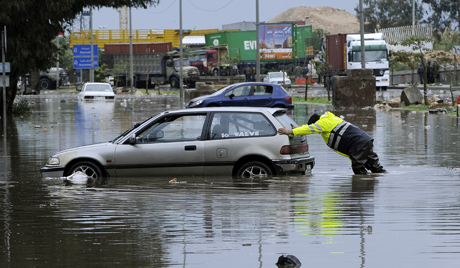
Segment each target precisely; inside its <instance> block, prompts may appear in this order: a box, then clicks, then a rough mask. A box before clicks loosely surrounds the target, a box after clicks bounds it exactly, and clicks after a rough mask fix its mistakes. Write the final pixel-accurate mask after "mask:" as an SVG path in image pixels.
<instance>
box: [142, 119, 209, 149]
mask: <svg viewBox="0 0 460 268" xmlns="http://www.w3.org/2000/svg"><path fill="white" fill-rule="evenodd" d="M205 119H206V115H204V114H203V115H184V116H178V117H168V118H165V119H164V120H163V121H161V122H158V123H156V124H154V125H152V126H150V127H149V128H147V129H146V130H145V131H143V132H142V133H140V134H138V135H137V137H136V140H137V142H138V143H158V142H173V141H191V140H199V139H201V133H202V131H203V125H204V121H205Z"/></svg>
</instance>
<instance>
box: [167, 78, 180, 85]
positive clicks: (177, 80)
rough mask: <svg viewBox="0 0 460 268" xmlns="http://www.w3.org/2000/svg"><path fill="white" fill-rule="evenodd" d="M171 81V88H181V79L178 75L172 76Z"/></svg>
mask: <svg viewBox="0 0 460 268" xmlns="http://www.w3.org/2000/svg"><path fill="white" fill-rule="evenodd" d="M169 83H170V84H171V88H180V83H179V79H178V78H177V77H171V80H170V81H169Z"/></svg>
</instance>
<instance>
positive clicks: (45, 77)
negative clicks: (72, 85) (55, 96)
mask: <svg viewBox="0 0 460 268" xmlns="http://www.w3.org/2000/svg"><path fill="white" fill-rule="evenodd" d="M58 72H59V86H62V85H64V83H65V81H66V77H67V72H66V71H65V70H64V69H63V68H59V69H58V68H57V67H52V68H49V69H48V70H46V71H40V78H39V80H38V85H37V87H38V90H42V89H56V87H57V83H56V82H57V80H56V78H57V77H58Z"/></svg>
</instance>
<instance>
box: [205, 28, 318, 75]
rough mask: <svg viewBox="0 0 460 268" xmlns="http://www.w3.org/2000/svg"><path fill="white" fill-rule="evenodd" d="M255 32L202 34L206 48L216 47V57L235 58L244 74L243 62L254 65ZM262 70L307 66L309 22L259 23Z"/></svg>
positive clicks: (309, 52)
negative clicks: (297, 23)
mask: <svg viewBox="0 0 460 268" xmlns="http://www.w3.org/2000/svg"><path fill="white" fill-rule="evenodd" d="M256 33H257V32H256V31H255V30H252V31H221V32H217V33H211V34H208V35H206V36H205V38H206V48H208V49H216V50H217V51H218V55H219V59H224V58H227V59H228V60H231V61H236V62H237V64H238V70H239V72H240V73H243V70H244V68H245V67H246V65H249V66H252V67H254V66H255V64H256V55H257V54H256V53H257V52H256V45H257V41H256ZM259 36H260V37H259V49H260V63H261V67H262V70H270V69H277V70H282V69H288V68H292V67H294V66H295V65H302V66H303V65H306V63H307V61H308V59H309V56H313V46H312V27H311V25H296V24H291V23H281V24H280V23H278V24H262V25H260V28H259Z"/></svg>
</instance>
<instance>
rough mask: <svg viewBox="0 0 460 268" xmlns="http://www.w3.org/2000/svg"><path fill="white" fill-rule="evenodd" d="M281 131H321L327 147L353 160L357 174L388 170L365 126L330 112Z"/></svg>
mask: <svg viewBox="0 0 460 268" xmlns="http://www.w3.org/2000/svg"><path fill="white" fill-rule="evenodd" d="M278 133H279V134H286V135H291V134H293V135H294V136H301V135H309V134H316V133H317V134H321V136H322V137H323V140H324V141H325V142H326V144H327V146H329V147H330V148H331V149H332V150H334V151H336V152H337V153H339V154H341V155H343V156H346V157H348V158H349V159H350V160H351V167H352V169H353V172H354V173H355V174H367V170H370V171H371V172H373V173H386V170H385V169H384V168H383V167H382V166H381V165H380V163H379V157H378V155H377V154H376V153H375V152H374V150H373V148H374V143H373V142H374V139H373V138H372V137H371V136H369V135H368V134H367V133H366V132H364V131H363V130H362V129H360V128H358V127H356V126H355V125H353V124H351V123H349V122H347V121H345V120H343V119H342V118H340V117H337V116H335V115H334V114H333V113H331V112H329V111H327V112H326V113H325V114H323V115H321V116H319V115H318V114H313V115H312V116H311V117H310V119H309V120H308V123H307V124H306V125H303V126H300V127H295V126H293V125H292V130H289V129H287V128H280V129H278Z"/></svg>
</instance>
